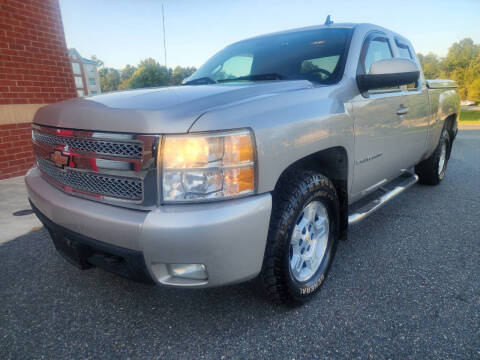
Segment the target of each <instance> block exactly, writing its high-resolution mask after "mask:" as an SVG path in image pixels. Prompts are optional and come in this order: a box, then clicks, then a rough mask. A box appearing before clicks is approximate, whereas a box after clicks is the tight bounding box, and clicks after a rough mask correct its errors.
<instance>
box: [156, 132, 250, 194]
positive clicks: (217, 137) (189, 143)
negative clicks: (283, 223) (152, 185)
mask: <svg viewBox="0 0 480 360" xmlns="http://www.w3.org/2000/svg"><path fill="white" fill-rule="evenodd" d="M253 143H254V142H253V138H252V134H251V133H250V131H248V130H240V131H230V132H222V133H211V134H205V133H203V134H188V135H167V136H165V137H164V142H163V151H162V155H163V156H162V157H163V158H162V193H163V201H164V202H169V201H170V202H177V201H204V200H213V199H226V198H234V197H238V196H243V195H248V194H252V193H253V192H254V191H255V151H254V145H253Z"/></svg>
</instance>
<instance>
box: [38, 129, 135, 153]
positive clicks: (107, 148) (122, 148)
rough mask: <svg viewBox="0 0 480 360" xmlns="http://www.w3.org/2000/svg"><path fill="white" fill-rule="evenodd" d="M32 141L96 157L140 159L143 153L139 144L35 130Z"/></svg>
mask: <svg viewBox="0 0 480 360" xmlns="http://www.w3.org/2000/svg"><path fill="white" fill-rule="evenodd" d="M104 136H105V135H104ZM33 139H34V140H35V141H39V142H42V143H44V144H49V145H62V146H68V147H69V148H70V149H72V150H78V151H85V152H93V153H96V154H98V155H104V156H112V157H123V158H132V159H141V158H142V151H143V149H142V143H141V142H123V141H122V142H120V141H114V140H108V141H105V140H96V139H94V138H75V137H64V136H57V135H48V134H42V133H40V132H38V131H35V130H34V131H33Z"/></svg>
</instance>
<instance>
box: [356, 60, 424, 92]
mask: <svg viewBox="0 0 480 360" xmlns="http://www.w3.org/2000/svg"><path fill="white" fill-rule="evenodd" d="M419 76H420V70H418V67H417V65H416V64H415V63H414V62H413V61H411V60H408V59H386V60H380V61H376V62H374V63H373V64H372V65H371V66H370V72H369V73H368V74H359V75H357V84H358V88H359V89H360V91H361V92H365V91H367V90H371V89H380V88H386V87H393V86H400V85H407V84H411V83H414V82H416V81H417V80H418V78H419Z"/></svg>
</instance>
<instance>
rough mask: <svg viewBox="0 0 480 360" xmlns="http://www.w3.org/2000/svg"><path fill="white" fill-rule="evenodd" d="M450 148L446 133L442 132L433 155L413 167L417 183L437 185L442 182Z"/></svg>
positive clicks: (448, 137)
mask: <svg viewBox="0 0 480 360" xmlns="http://www.w3.org/2000/svg"><path fill="white" fill-rule="evenodd" d="M450 146H451V142H450V136H449V134H448V131H447V130H443V132H442V135H441V137H440V141H439V143H438V146H437V148H436V149H435V151H434V152H433V154H432V155H430V157H429V158H427V159H425V160H423V161H422V162H420V163H419V164H418V165H417V166H415V172H416V173H417V175H418V179H419V180H418V181H419V183H421V184H427V185H437V184H439V183H440V181H442V179H443V178H444V177H445V173H446V172H447V163H448V158H449V154H450Z"/></svg>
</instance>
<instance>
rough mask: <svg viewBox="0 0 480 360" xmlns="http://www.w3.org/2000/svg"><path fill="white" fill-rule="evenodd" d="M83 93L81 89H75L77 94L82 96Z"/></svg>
mask: <svg viewBox="0 0 480 360" xmlns="http://www.w3.org/2000/svg"><path fill="white" fill-rule="evenodd" d="M84 95H85V93H84V92H83V90H77V96H79V97H82V96H84Z"/></svg>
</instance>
